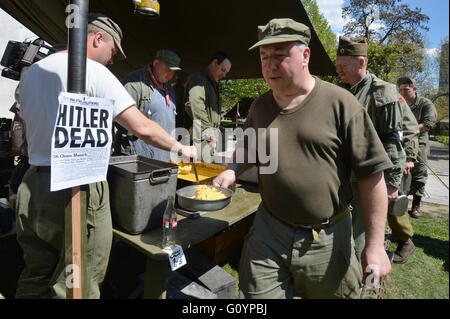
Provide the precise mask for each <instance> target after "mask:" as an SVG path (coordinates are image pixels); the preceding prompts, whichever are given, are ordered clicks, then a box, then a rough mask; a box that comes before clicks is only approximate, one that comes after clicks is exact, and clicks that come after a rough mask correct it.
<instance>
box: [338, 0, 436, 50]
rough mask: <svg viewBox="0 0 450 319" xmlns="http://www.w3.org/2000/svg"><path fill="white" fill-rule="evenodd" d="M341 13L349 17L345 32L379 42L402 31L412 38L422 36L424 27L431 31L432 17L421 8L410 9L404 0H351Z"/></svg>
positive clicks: (415, 38)
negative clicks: (428, 24)
mask: <svg viewBox="0 0 450 319" xmlns="http://www.w3.org/2000/svg"><path fill="white" fill-rule="evenodd" d="M342 17H343V18H347V19H350V21H349V22H348V23H347V24H346V25H345V26H344V33H345V34H346V35H348V34H351V35H357V36H362V37H364V38H366V39H368V40H369V39H371V40H373V41H375V40H377V41H378V42H379V43H380V44H383V43H385V42H386V41H389V40H390V39H393V38H395V37H398V36H399V35H402V36H406V37H407V38H409V39H410V40H411V41H413V42H414V41H417V39H422V38H423V36H422V35H421V31H422V30H423V31H428V27H427V23H428V21H429V20H430V18H429V17H428V16H427V15H426V14H423V13H422V9H420V8H415V9H411V8H410V7H409V6H408V5H407V4H402V3H401V0H348V6H345V7H344V8H342ZM375 25H378V27H377V28H374V26H375Z"/></svg>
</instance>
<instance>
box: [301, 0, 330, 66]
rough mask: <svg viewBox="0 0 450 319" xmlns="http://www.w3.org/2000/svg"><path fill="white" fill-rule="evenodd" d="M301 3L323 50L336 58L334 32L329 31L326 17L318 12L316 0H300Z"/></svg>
mask: <svg viewBox="0 0 450 319" xmlns="http://www.w3.org/2000/svg"><path fill="white" fill-rule="evenodd" d="M302 4H303V7H304V8H305V10H306V13H307V14H308V17H309V20H311V23H312V25H313V26H314V30H315V31H316V33H317V36H318V37H319V39H320V42H322V45H323V47H324V48H325V51H326V52H327V53H328V55H329V56H330V58H331V59H333V60H334V59H335V58H336V45H337V40H336V34H334V33H333V31H331V27H330V25H329V24H328V21H327V19H326V18H325V17H324V16H323V15H322V14H321V13H320V11H319V6H318V5H317V3H316V0H302Z"/></svg>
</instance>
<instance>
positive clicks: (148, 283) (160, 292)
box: [144, 257, 169, 299]
mask: <svg viewBox="0 0 450 319" xmlns="http://www.w3.org/2000/svg"><path fill="white" fill-rule="evenodd" d="M168 271H169V260H168V259H165V260H155V259H152V258H150V257H147V265H146V269H145V280H144V299H165V298H166V287H167V276H168Z"/></svg>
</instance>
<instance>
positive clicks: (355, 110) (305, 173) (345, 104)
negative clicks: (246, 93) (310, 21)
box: [245, 77, 392, 224]
mask: <svg viewBox="0 0 450 319" xmlns="http://www.w3.org/2000/svg"><path fill="white" fill-rule="evenodd" d="M315 80H316V83H315V86H314V89H313V90H312V91H311V93H310V94H309V95H308V97H307V98H306V99H305V100H304V101H303V102H302V103H301V104H300V105H298V106H296V107H294V108H292V109H289V110H282V109H281V108H279V106H278V105H277V103H276V101H275V99H274V98H273V94H272V91H269V92H267V93H265V94H263V95H262V96H260V97H259V98H258V99H257V100H255V101H254V102H253V104H252V106H251V109H250V111H249V115H248V118H247V122H246V125H245V127H246V128H254V129H255V130H256V131H258V128H267V131H266V135H265V141H266V145H267V146H266V149H264V148H259V149H258V151H259V152H258V153H257V154H258V155H257V161H258V165H259V174H258V176H259V185H260V192H261V197H262V201H263V205H264V206H265V208H266V209H267V210H269V211H270V212H271V213H272V214H274V215H275V216H278V217H280V218H282V219H284V220H286V221H290V222H292V223H308V224H309V223H319V222H321V221H323V220H324V219H326V218H329V217H331V216H333V215H335V214H338V213H339V212H340V211H341V210H342V209H344V208H345V207H346V206H347V205H348V204H349V203H350V201H351V199H352V191H351V185H350V171H351V170H353V171H354V173H355V175H356V176H357V177H358V178H361V177H365V176H369V175H371V174H374V173H376V172H381V171H383V170H385V169H386V168H389V167H391V166H392V164H391V162H390V160H389V158H388V156H387V154H386V152H385V150H384V148H383V144H382V143H381V141H380V140H379V138H378V134H377V132H376V131H375V129H374V127H373V124H372V122H371V121H370V118H369V116H368V114H367V112H366V111H365V110H364V109H363V108H362V106H361V104H359V102H358V101H357V100H356V98H355V97H354V96H353V95H352V94H351V93H350V92H347V91H346V90H344V89H341V88H339V87H337V86H335V85H333V84H330V83H328V82H324V81H321V80H320V79H318V78H316V77H315ZM270 129H277V131H278V154H275V155H277V160H278V169H277V170H276V172H275V173H273V174H262V173H261V168H262V166H263V165H265V166H267V165H270V164H263V163H262V162H264V161H261V155H262V152H263V151H264V152H266V153H265V154H267V152H268V151H267V150H268V149H269V150H270V149H271V147H272V146H271V145H270V136H271V134H273V133H272V132H271V131H270ZM256 136H257V140H258V139H259V138H262V135H261V132H259V133H257V134H256ZM259 142H261V141H259V140H258V143H259ZM273 155H274V154H271V156H273ZM271 158H272V157H271ZM271 160H272V159H271Z"/></svg>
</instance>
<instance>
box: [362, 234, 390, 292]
mask: <svg viewBox="0 0 450 319" xmlns="http://www.w3.org/2000/svg"><path fill="white" fill-rule="evenodd" d="M361 265H362V267H363V284H365V285H367V286H368V287H373V288H376V287H377V286H378V285H379V284H380V283H381V280H383V279H384V277H386V276H387V274H389V272H390V271H391V263H390V261H389V258H388V255H387V254H386V251H385V250H384V245H383V244H382V243H380V244H379V245H376V246H366V247H365V248H364V250H363V252H362V256H361Z"/></svg>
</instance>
